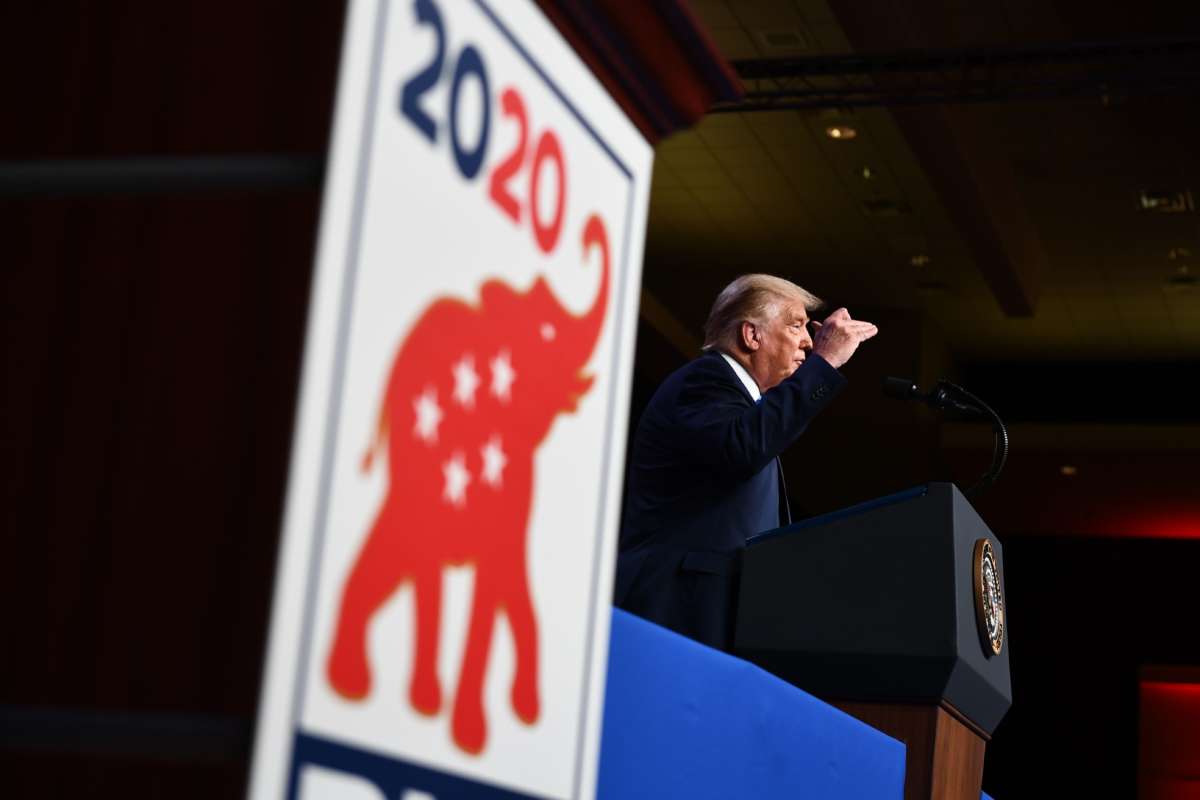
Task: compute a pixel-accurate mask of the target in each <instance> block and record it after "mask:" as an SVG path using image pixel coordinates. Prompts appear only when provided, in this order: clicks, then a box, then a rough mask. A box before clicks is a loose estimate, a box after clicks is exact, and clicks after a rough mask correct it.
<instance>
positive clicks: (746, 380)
mask: <svg viewBox="0 0 1200 800" xmlns="http://www.w3.org/2000/svg"><path fill="white" fill-rule="evenodd" d="M721 358H723V359H725V360H726V361H728V362H729V366H731V367H733V371H734V372H736V373H737V376H738V378H740V379H741V381H742V384H743V385H744V386H745V387H746V391H747V392H749V393H750V396H751V397H753V398H754V402H756V403H757V402H758V401H759V400H761V399H762V392H760V391H759V390H758V384H757V383H755V381H754V378H751V377H750V373H749V372H746V368H745V367H743V366H742V365H741V364H739V363H738V362H737V361H735V360H734V358H733V356H731V355H729V354H728V353H721Z"/></svg>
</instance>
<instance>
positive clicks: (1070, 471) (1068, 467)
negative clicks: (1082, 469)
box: [1058, 464, 1079, 478]
mask: <svg viewBox="0 0 1200 800" xmlns="http://www.w3.org/2000/svg"><path fill="white" fill-rule="evenodd" d="M1058 472H1059V474H1060V475H1066V476H1067V477H1068V478H1069V477H1071V476H1072V475H1077V474H1079V468H1078V467H1076V466H1075V465H1074V464H1063V465H1062V466H1061V467H1059V468H1058Z"/></svg>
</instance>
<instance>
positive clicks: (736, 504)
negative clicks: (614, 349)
mask: <svg viewBox="0 0 1200 800" xmlns="http://www.w3.org/2000/svg"><path fill="white" fill-rule="evenodd" d="M844 384H845V378H843V377H842V375H841V373H839V372H838V371H837V370H836V369H834V368H833V367H832V366H830V365H829V362H827V361H825V359H823V358H821V357H820V356H816V355H810V356H809V357H808V359H807V360H806V361H805V362H804V363H803V364H801V365H800V367H799V368H798V369H797V370H796V372H795V373H793V374H792V376H791V377H790V378H788V379H787V380H785V381H783V382H782V383H780V384H779V385H778V386H776V387H774V388H772V389H771V390H769V391H768V392H766V393H764V394H763V397H762V400H761V401H760V402H759V403H758V404H757V405H756V404H755V403H754V401H753V399H751V396H750V393H749V392H747V391H746V387H745V386H744V385H742V382H741V381H740V380H739V379H738V376H737V373H735V372H734V371H733V368H732V367H730V366H729V364H728V363H727V362H726V361H725V359H724V358H722V357H721V354H720V353H718V352H715V351H708V352H706V353H704V354H703V355H702V356H700V357H699V358H697V359H696V360H694V361H692V362H691V363H689V364H686V365H685V366H683V367H681V368H680V369H678V370H676V371H675V372H674V373H672V374H671V375H670V376H669V377H668V378H667V379H666V380H665V381H664V382H663V384H662V386H660V387H659V388H658V391H657V392H655V393H654V397H652V398H651V400H650V403H649V405H648V406H647V407H646V410H645V412H644V413H643V414H642V418H641V420H640V421H639V423H638V427H637V433H636V435H635V437H634V441H633V448H632V451H631V453H630V457H629V470H628V475H627V480H626V488H625V512H624V519H623V520H622V526H621V544H620V555H619V556H618V558H617V583H616V592H615V596H614V602H615V603H616V605H618V606H620V607H621V608H624V609H626V610H627V611H631V612H633V613H635V614H638V615H640V616H642V617H645V618H646V619H649V620H651V621H653V622H657V623H659V624H660V625H665V626H666V627H668V628H672V629H674V630H676V631H679V632H680V633H682V634H684V635H686V636H690V637H692V638H693V639H697V640H699V641H701V642H704V643H705V644H708V645H711V646H713V647H717V648H720V649H722V650H728V649H729V648H730V647H731V646H732V644H733V625H734V621H735V610H736V602H737V588H738V576H739V573H740V571H741V551H742V548H743V547H744V546H745V542H746V539H747V538H748V537H750V536H753V535H754V534H756V533H760V532H762V531H765V530H771V529H772V528H776V527H779V525H780V523H781V516H780V506H781V503H786V500H785V499H784V493H783V492H782V491H781V488H780V482H781V480H782V473H781V472H780V468H779V464H778V456H779V454H780V453H781V452H783V450H784V449H785V448H787V447H788V445H790V444H791V443H792V442H794V441H795V440H796V438H797V437H798V436H799V435H800V434H801V432H803V431H804V429H805V428H806V427H807V426H808V423H809V422H810V421H811V420H812V418H813V417H814V416H816V414H817V413H818V412H819V411H820V410H821V409H823V408H824V407H825V406H826V404H828V403H829V401H830V400H831V399H833V397H834V395H836V394H837V392H838V391H840V390H841V388H842V387H843V385H844ZM784 521H785V522H786V521H787V520H786V519H785V520H784Z"/></svg>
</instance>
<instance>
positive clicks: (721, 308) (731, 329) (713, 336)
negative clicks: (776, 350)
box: [704, 273, 824, 350]
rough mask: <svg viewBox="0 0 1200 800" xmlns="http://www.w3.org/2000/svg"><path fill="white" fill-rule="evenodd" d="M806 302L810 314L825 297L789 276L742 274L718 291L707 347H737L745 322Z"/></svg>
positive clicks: (764, 320)
mask: <svg viewBox="0 0 1200 800" xmlns="http://www.w3.org/2000/svg"><path fill="white" fill-rule="evenodd" d="M797 302H798V303H802V304H803V305H804V308H805V310H806V311H808V313H809V314H810V315H812V314H815V313H816V312H817V311H819V310H820V309H821V307H822V306H823V305H824V303H823V302H822V301H821V298H819V297H817V296H816V295H814V294H813V293H812V292H810V291H808V290H807V289H802V288H801V287H799V286H797V285H796V284H794V283H792V282H791V281H789V280H787V279H786V278H779V277H776V276H774V275H765V274H763V273H752V274H749V275H742V276H741V277H739V278H737V279H735V280H734V281H733V283H731V284H729V285H728V286H726V287H725V288H724V289H722V290H721V293H720V294H719V295H717V299H716V301H715V302H714V303H713V307H712V311H710V312H708V321H707V322H705V323H704V349H705V350H711V349H713V348H714V347H716V348H720V347H725V348H734V347H736V346H737V341H738V337H739V336H740V335H741V327H742V323H743V322H753V323H754V324H756V325H763V324H766V323H767V322H770V321H771V320H772V319H774V318H775V316H776V315H777V314H779V312H780V311H781V310H782V309H783V307H784V306H785V305H790V304H792V303H797Z"/></svg>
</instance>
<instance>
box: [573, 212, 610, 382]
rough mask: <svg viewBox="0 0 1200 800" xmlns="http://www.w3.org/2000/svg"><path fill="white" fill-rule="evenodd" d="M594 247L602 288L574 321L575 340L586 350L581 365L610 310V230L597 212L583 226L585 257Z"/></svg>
mask: <svg viewBox="0 0 1200 800" xmlns="http://www.w3.org/2000/svg"><path fill="white" fill-rule="evenodd" d="M593 248H599V250H600V289H599V290H598V291H597V293H596V299H595V301H593V303H592V307H591V308H590V309H588V310H587V311H586V312H585V313H584V314H583V316H582V317H578V318H577V319H576V320H574V321H573V323H572V324H573V326H574V327H575V328H576V331H577V332H578V334H579V335H578V336H576V337H575V341H576V342H579V343H580V344H582V345H583V347H584V352H583V353H581V354H580V356H581V357H580V359H579V361H578V362H577V363H579V364H581V365H582V364H583V363H584V362H586V361H587V360H588V358H589V356H590V355H591V353H592V350H593V349H594V348H595V346H596V342H597V341H598V340H599V338H600V331H601V329H602V328H603V327H604V316H605V314H606V313H607V311H608V291H609V281H610V275H611V265H610V263H609V262H610V258H609V247H608V232H607V231H606V230H605V227H604V223H603V222H602V221H601V219H600V217H599V216H597V215H596V214H592V215H591V216H590V217H588V221H587V224H586V225H585V226H584V228H583V255H584V258H585V259H586V258H587V256H588V254H589V252H590V251H591V250H592V249H593Z"/></svg>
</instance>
